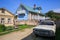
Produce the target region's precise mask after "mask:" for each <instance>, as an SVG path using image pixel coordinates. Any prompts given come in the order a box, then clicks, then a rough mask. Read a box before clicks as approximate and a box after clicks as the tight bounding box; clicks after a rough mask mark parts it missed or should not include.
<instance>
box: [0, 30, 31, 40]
mask: <svg viewBox="0 0 60 40" xmlns="http://www.w3.org/2000/svg"><path fill="white" fill-rule="evenodd" d="M31 33H32V29H25V30H22V31H17V32H12V33H9V34H6V35H3V36H0V40H22V39H23V38H25V37H26V36H28V35H30V34H31Z"/></svg>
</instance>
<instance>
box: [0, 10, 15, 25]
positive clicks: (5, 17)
mask: <svg viewBox="0 0 60 40" xmlns="http://www.w3.org/2000/svg"><path fill="white" fill-rule="evenodd" d="M1 11H2V10H0V23H1V18H4V23H3V24H4V25H5V26H14V22H13V20H14V16H13V15H12V14H11V13H10V12H8V11H5V13H2V12H1ZM8 18H10V19H11V21H10V23H8Z"/></svg>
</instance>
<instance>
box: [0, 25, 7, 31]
mask: <svg viewBox="0 0 60 40" xmlns="http://www.w3.org/2000/svg"><path fill="white" fill-rule="evenodd" d="M5 30H6V27H5V25H3V24H0V32H3V31H5Z"/></svg>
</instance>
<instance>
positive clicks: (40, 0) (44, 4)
mask: <svg viewBox="0 0 60 40" xmlns="http://www.w3.org/2000/svg"><path fill="white" fill-rule="evenodd" d="M20 4H24V5H27V6H30V7H33V5H34V4H36V6H37V7H38V6H40V7H41V8H42V10H41V12H42V13H43V14H44V13H46V12H48V11H50V10H54V11H56V12H60V0H0V8H5V9H7V10H9V11H10V12H12V13H13V14H15V13H16V10H17V8H18V7H19V5H20Z"/></svg>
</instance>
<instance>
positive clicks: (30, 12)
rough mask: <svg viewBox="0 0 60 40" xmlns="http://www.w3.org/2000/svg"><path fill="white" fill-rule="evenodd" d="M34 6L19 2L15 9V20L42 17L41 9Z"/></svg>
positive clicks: (38, 18)
mask: <svg viewBox="0 0 60 40" xmlns="http://www.w3.org/2000/svg"><path fill="white" fill-rule="evenodd" d="M34 7H35V6H34ZM34 7H33V8H32V7H29V6H26V5H24V4H20V6H19V7H18V9H17V11H16V15H17V20H27V21H31V20H37V21H38V20H40V19H41V18H42V17H43V16H42V14H41V10H37V9H34Z"/></svg>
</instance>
